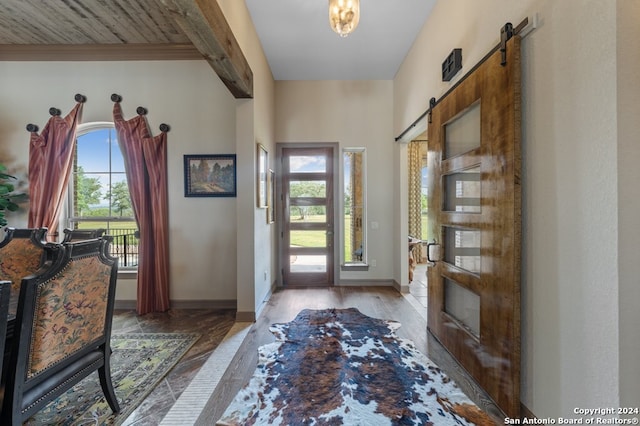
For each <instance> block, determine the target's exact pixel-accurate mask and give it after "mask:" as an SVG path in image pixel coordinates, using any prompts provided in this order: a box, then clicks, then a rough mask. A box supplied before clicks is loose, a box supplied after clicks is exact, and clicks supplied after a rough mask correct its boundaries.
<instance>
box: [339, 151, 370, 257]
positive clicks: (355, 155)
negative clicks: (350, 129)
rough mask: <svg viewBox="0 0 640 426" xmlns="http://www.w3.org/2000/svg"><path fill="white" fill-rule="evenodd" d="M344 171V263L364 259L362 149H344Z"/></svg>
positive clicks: (363, 174) (363, 165) (364, 213)
mask: <svg viewBox="0 0 640 426" xmlns="http://www.w3.org/2000/svg"><path fill="white" fill-rule="evenodd" d="M343 167H344V169H343V172H344V190H343V191H344V192H343V205H344V245H343V247H344V258H343V261H344V262H345V263H364V262H365V261H366V243H365V223H366V222H365V221H366V219H365V215H366V208H365V173H364V167H365V160H364V151H363V150H362V149H357V148H356V149H345V150H344V152H343Z"/></svg>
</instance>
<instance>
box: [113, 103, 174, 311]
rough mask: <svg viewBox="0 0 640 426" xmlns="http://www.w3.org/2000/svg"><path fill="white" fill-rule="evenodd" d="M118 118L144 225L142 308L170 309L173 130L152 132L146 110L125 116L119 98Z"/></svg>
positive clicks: (140, 221)
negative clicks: (170, 143) (170, 141)
mask: <svg viewBox="0 0 640 426" xmlns="http://www.w3.org/2000/svg"><path fill="white" fill-rule="evenodd" d="M145 112H146V111H145ZM113 121H114V124H115V128H116V131H117V132H118V144H119V145H120V149H121V151H122V156H123V157H124V162H125V169H126V171H127V182H128V184H129V192H130V193H131V203H132V205H133V212H134V215H135V218H136V221H137V222H138V229H139V230H140V241H139V246H138V250H139V262H138V300H137V312H138V314H139V315H143V314H146V313H149V312H164V311H166V310H168V309H169V241H168V237H167V235H168V229H169V220H168V196H167V134H166V132H162V133H161V134H160V135H158V136H156V137H153V136H151V132H150V130H149V126H148V124H147V120H146V119H145V117H144V115H142V114H140V115H138V116H136V117H134V118H132V119H130V120H125V119H124V118H123V114H122V109H121V107H120V103H119V102H115V104H114V106H113Z"/></svg>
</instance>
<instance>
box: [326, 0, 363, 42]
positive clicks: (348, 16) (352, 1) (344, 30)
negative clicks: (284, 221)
mask: <svg viewBox="0 0 640 426" xmlns="http://www.w3.org/2000/svg"><path fill="white" fill-rule="evenodd" d="M358 22H360V0H329V24H331V29H332V30H333V31H335V32H336V33H338V34H339V35H340V37H346V36H348V35H349V33H351V32H352V31H353V30H355V29H356V27H357V26H358Z"/></svg>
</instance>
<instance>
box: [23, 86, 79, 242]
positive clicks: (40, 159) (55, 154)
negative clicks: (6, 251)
mask: <svg viewBox="0 0 640 426" xmlns="http://www.w3.org/2000/svg"><path fill="white" fill-rule="evenodd" d="M75 100H76V101H77V104H76V106H75V107H74V108H73V109H72V110H71V111H70V112H69V114H67V116H66V117H64V118H62V117H60V110H59V109H57V108H50V109H49V113H50V114H51V118H50V119H49V121H47V124H46V125H45V126H44V129H42V132H41V133H40V134H38V133H37V132H38V126H36V125H33V124H29V125H28V126H27V130H28V131H29V132H31V139H30V144H29V199H30V203H29V218H28V226H29V228H40V227H47V228H49V234H48V238H51V239H52V240H55V239H56V237H57V234H58V232H57V231H58V219H59V217H60V212H61V211H62V204H63V197H64V194H65V191H66V189H67V184H68V183H69V176H70V175H71V168H72V161H73V151H74V147H75V142H76V128H77V126H78V124H79V123H80V120H81V119H82V106H83V104H84V102H85V101H86V98H85V97H84V96H82V95H79V94H78V95H76V96H75Z"/></svg>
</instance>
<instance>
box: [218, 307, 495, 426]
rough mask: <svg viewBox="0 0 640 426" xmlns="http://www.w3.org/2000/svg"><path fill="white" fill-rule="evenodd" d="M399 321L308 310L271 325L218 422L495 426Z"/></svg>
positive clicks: (354, 311) (344, 311)
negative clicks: (404, 333)
mask: <svg viewBox="0 0 640 426" xmlns="http://www.w3.org/2000/svg"><path fill="white" fill-rule="evenodd" d="M399 327H400V324H399V323H398V322H395V321H385V320H380V319H375V318H370V317H368V316H366V315H363V314H362V313H360V311H358V310H357V309H355V308H350V309H326V310H309V309H305V310H303V311H302V312H300V313H299V314H298V316H297V317H296V318H295V319H294V320H293V321H292V322H290V323H287V324H274V325H273V326H272V327H271V331H272V332H273V333H274V334H275V335H276V338H277V342H275V343H271V344H268V345H265V346H262V347H261V348H260V349H259V362H258V366H257V368H256V371H255V373H254V375H253V377H252V378H251V380H250V382H249V383H248V384H247V386H246V387H245V388H244V389H242V390H241V391H240V392H239V393H238V394H237V395H236V397H235V399H234V400H233V402H232V403H231V405H230V406H229V407H228V408H227V410H226V411H225V413H224V414H223V417H222V418H221V419H220V420H219V421H218V423H217V424H218V425H264V424H274V425H278V424H279V425H371V426H379V425H435V426H440V425H443V426H444V425H474V424H475V425H493V424H494V422H493V421H492V420H491V419H490V418H489V417H488V416H487V415H486V414H485V413H484V412H482V411H481V410H480V409H479V408H478V407H477V406H476V405H474V404H473V402H471V401H470V400H469V399H468V398H467V397H466V396H465V395H464V394H463V393H462V392H461V391H460V389H459V388H458V387H457V386H456V385H455V383H453V382H452V381H451V380H450V379H449V378H447V377H446V376H445V375H444V374H443V373H442V371H440V369H439V368H438V367H437V366H436V365H434V364H433V363H432V362H431V361H430V360H429V359H428V358H427V357H426V356H425V355H423V354H422V353H421V352H420V351H418V350H417V349H416V347H415V346H414V344H413V343H412V342H411V341H409V340H406V339H401V338H399V337H397V336H396V335H395V330H396V329H398V328H399Z"/></svg>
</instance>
